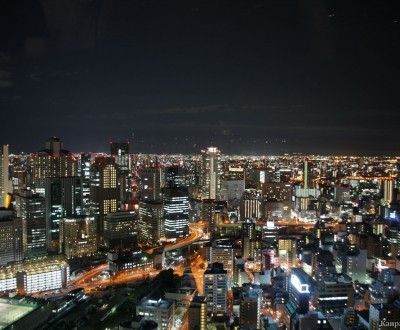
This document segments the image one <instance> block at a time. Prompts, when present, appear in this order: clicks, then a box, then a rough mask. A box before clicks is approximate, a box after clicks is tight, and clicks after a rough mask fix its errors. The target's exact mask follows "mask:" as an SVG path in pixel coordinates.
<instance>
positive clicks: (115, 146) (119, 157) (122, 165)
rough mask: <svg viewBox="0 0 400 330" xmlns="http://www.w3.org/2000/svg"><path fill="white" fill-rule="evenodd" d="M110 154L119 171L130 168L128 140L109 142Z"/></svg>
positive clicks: (125, 170)
mask: <svg viewBox="0 0 400 330" xmlns="http://www.w3.org/2000/svg"><path fill="white" fill-rule="evenodd" d="M110 147H111V156H113V157H115V163H116V164H117V165H118V167H119V169H120V171H121V172H128V171H129V170H130V162H129V142H110Z"/></svg>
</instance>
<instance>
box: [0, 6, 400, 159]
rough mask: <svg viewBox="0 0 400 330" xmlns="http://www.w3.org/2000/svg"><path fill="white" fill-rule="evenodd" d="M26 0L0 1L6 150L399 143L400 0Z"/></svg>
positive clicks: (275, 151) (381, 147)
mask: <svg viewBox="0 0 400 330" xmlns="http://www.w3.org/2000/svg"><path fill="white" fill-rule="evenodd" d="M18 3H19V4H18ZM20 3H21V2H19V1H15V0H10V1H2V2H1V3H0V31H1V32H0V36H1V39H0V108H1V110H2V111H1V112H2V121H1V122H2V124H1V129H0V143H1V144H5V143H9V144H10V149H11V152H15V153H19V152H21V151H25V152H34V151H37V150H40V149H42V148H43V147H44V143H45V140H46V139H47V138H49V137H51V136H53V135H56V136H59V137H60V138H61V139H62V140H63V141H64V147H65V148H66V149H69V150H71V151H74V152H79V151H109V147H108V141H110V140H114V141H117V140H119V141H125V140H129V141H130V142H131V146H132V147H131V151H132V152H133V153H136V152H145V153H147V152H148V153H153V152H154V153H161V152H167V153H175V152H182V153H192V152H194V153H199V152H200V150H201V149H204V148H205V147H207V146H209V145H216V146H218V147H219V148H220V149H221V150H222V152H223V153H225V154H233V153H235V154H238V153H244V154H262V155H279V154H283V153H292V152H303V153H306V154H323V155H329V154H357V155H362V154H364V155H373V154H376V155H382V154H385V155H398V154H399V149H400V147H399V146H400V143H399V141H400V139H399V135H400V134H399V132H400V130H399V124H400V82H399V81H400V1H395V0H393V1H390V0H386V1H382V0H378V1H348V0H344V1H341V0H332V1H323V0H298V1H294V0H254V1H253V0H242V1H236V0H225V1H222V0H197V1H190V0H186V1H175V0H171V1H163V0H159V1H155V0H140V1H136V0H98V1H96V0H57V1H54V0H42V1H39V0H26V1H24V2H23V3H24V4H25V5H24V6H23V5H21V4H20Z"/></svg>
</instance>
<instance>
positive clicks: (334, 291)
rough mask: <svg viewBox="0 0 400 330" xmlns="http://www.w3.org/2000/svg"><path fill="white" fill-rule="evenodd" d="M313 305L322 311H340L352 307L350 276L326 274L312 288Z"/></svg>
mask: <svg viewBox="0 0 400 330" xmlns="http://www.w3.org/2000/svg"><path fill="white" fill-rule="evenodd" d="M313 298H314V306H315V307H317V309H318V310H320V311H321V312H322V313H326V312H329V311H333V312H334V313H342V312H343V309H344V308H348V307H354V304H355V291H354V287H353V282H352V280H351V277H348V276H343V275H338V274H332V273H331V274H327V275H325V276H324V277H323V278H320V279H319V280H318V282H317V284H316V285H315V288H314V296H313Z"/></svg>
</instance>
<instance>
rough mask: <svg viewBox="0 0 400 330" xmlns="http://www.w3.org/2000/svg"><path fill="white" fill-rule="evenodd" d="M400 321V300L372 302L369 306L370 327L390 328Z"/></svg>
mask: <svg viewBox="0 0 400 330" xmlns="http://www.w3.org/2000/svg"><path fill="white" fill-rule="evenodd" d="M399 323H400V301H399V300H397V301H396V302H395V303H392V304H371V305H370V306H369V329H371V330H381V329H384V330H390V329H395V328H396V325H398V324H399Z"/></svg>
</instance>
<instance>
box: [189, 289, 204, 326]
mask: <svg viewBox="0 0 400 330" xmlns="http://www.w3.org/2000/svg"><path fill="white" fill-rule="evenodd" d="M188 323H189V324H188V325H189V330H206V329H207V298H206V297H205V296H196V297H194V298H193V300H192V302H191V303H190V306H189V310H188Z"/></svg>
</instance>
